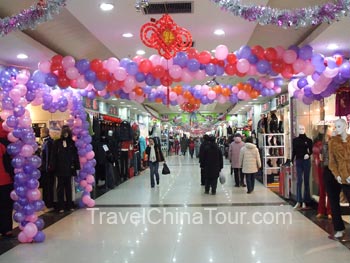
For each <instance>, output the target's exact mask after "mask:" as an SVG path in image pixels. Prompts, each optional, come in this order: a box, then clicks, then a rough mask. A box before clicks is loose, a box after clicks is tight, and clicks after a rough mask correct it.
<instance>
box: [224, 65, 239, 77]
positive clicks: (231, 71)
mask: <svg viewBox="0 0 350 263" xmlns="http://www.w3.org/2000/svg"><path fill="white" fill-rule="evenodd" d="M236 72H237V70H236V66H235V65H232V64H227V65H226V66H225V73H226V74H227V75H230V76H232V75H234V74H236Z"/></svg>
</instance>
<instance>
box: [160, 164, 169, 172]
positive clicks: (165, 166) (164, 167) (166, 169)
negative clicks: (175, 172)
mask: <svg viewBox="0 0 350 263" xmlns="http://www.w3.org/2000/svg"><path fill="white" fill-rule="evenodd" d="M162 174H170V169H169V167H168V165H167V164H166V163H165V162H164V163H163V169H162Z"/></svg>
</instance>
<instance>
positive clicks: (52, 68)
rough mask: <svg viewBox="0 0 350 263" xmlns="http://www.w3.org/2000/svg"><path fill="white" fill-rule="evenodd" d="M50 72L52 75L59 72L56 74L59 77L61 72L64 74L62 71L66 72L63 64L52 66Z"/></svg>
mask: <svg viewBox="0 0 350 263" xmlns="http://www.w3.org/2000/svg"><path fill="white" fill-rule="evenodd" d="M50 70H51V72H52V73H53V72H55V71H57V72H55V74H56V73H57V74H56V75H57V76H58V74H59V72H62V71H63V72H64V70H63V66H62V64H51V67H50Z"/></svg>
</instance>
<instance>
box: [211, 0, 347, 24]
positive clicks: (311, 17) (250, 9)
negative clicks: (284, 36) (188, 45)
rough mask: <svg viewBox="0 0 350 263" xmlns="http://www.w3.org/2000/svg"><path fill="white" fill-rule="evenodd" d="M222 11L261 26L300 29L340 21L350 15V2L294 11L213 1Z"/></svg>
mask: <svg viewBox="0 0 350 263" xmlns="http://www.w3.org/2000/svg"><path fill="white" fill-rule="evenodd" d="M211 1H212V2H214V3H215V4H217V5H218V6H220V8H221V9H222V10H225V11H228V12H231V13H232V14H233V15H235V16H239V17H241V18H243V19H245V20H248V21H253V22H258V23H259V24H260V25H262V26H265V25H275V26H278V27H282V28H290V27H295V28H300V27H308V26H315V25H319V24H322V23H329V24H330V23H332V22H334V21H339V20H340V19H341V18H342V17H344V16H347V15H349V13H350V0H337V1H330V2H327V3H325V4H323V5H317V6H313V7H306V8H297V9H293V10H288V9H277V8H271V7H268V6H257V5H254V4H251V5H244V4H242V3H241V1H238V0H211Z"/></svg>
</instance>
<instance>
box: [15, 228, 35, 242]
mask: <svg viewBox="0 0 350 263" xmlns="http://www.w3.org/2000/svg"><path fill="white" fill-rule="evenodd" d="M17 238H18V241H19V242H21V243H30V242H31V241H32V238H30V237H27V236H26V234H25V233H24V228H23V231H22V232H20V233H19V234H18V237H17Z"/></svg>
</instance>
